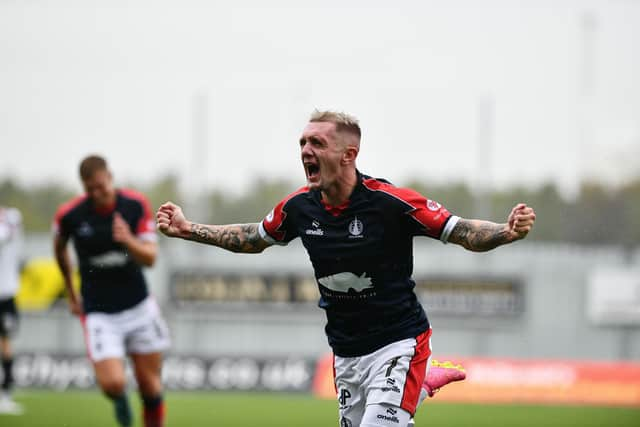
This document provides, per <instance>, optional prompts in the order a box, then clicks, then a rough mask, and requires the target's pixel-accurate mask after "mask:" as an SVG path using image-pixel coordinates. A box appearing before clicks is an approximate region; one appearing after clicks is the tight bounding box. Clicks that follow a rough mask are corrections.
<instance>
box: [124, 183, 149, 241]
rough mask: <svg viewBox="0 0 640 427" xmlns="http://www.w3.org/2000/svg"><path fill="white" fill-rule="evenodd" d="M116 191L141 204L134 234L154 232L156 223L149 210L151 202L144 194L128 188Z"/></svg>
mask: <svg viewBox="0 0 640 427" xmlns="http://www.w3.org/2000/svg"><path fill="white" fill-rule="evenodd" d="M118 191H119V192H120V194H122V195H123V196H125V197H127V198H129V199H133V200H136V201H138V202H139V203H140V204H141V205H142V217H141V218H140V220H139V221H138V224H137V225H136V229H135V230H134V232H135V234H136V235H138V236H139V235H141V234H145V233H155V230H156V223H155V220H154V219H153V213H152V212H151V203H149V200H148V199H147V197H146V196H145V195H144V194H142V193H140V192H138V191H135V190H131V189H129V188H122V189H120V190H118Z"/></svg>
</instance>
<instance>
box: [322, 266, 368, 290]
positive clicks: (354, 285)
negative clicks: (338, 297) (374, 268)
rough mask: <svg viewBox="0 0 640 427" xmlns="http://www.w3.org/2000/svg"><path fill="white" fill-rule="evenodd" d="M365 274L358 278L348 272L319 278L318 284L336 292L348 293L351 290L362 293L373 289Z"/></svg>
mask: <svg viewBox="0 0 640 427" xmlns="http://www.w3.org/2000/svg"><path fill="white" fill-rule="evenodd" d="M366 274H367V273H362V276H360V277H358V276H356V275H355V274H353V273H351V272H350V271H345V272H343V273H338V274H332V275H330V276H326V277H321V278H319V279H318V282H320V284H321V285H322V286H324V287H325V288H329V289H331V290H332V291H336V292H343V293H347V292H349V289H353V290H354V291H356V292H362V291H363V290H365V289H370V288H373V284H372V283H371V278H370V277H366Z"/></svg>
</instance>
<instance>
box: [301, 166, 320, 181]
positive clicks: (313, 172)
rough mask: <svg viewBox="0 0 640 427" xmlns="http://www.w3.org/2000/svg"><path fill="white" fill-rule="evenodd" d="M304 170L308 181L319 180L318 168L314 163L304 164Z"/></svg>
mask: <svg viewBox="0 0 640 427" xmlns="http://www.w3.org/2000/svg"><path fill="white" fill-rule="evenodd" d="M304 170H305V172H306V174H307V180H308V181H317V180H318V179H319V178H320V166H319V165H318V164H317V163H315V162H304Z"/></svg>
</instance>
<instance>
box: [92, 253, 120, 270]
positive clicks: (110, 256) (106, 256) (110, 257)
mask: <svg viewBox="0 0 640 427" xmlns="http://www.w3.org/2000/svg"><path fill="white" fill-rule="evenodd" d="M127 261H128V258H127V254H126V253H125V252H118V251H110V252H105V253H103V254H102V255H96V256H92V257H90V258H89V264H90V265H91V266H93V267H98V268H111V267H122V266H124V265H126V264H127Z"/></svg>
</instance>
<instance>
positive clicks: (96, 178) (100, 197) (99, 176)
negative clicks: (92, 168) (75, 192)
mask: <svg viewBox="0 0 640 427" xmlns="http://www.w3.org/2000/svg"><path fill="white" fill-rule="evenodd" d="M82 185H83V186H84V191H85V192H86V193H87V195H88V196H89V197H90V198H91V200H93V203H94V204H95V205H96V206H98V207H104V206H109V205H111V204H113V202H114V201H115V194H116V192H115V189H114V188H113V179H112V177H111V173H110V172H109V171H108V170H98V171H96V172H94V174H93V175H92V176H91V177H90V178H89V179H86V180H83V181H82Z"/></svg>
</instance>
